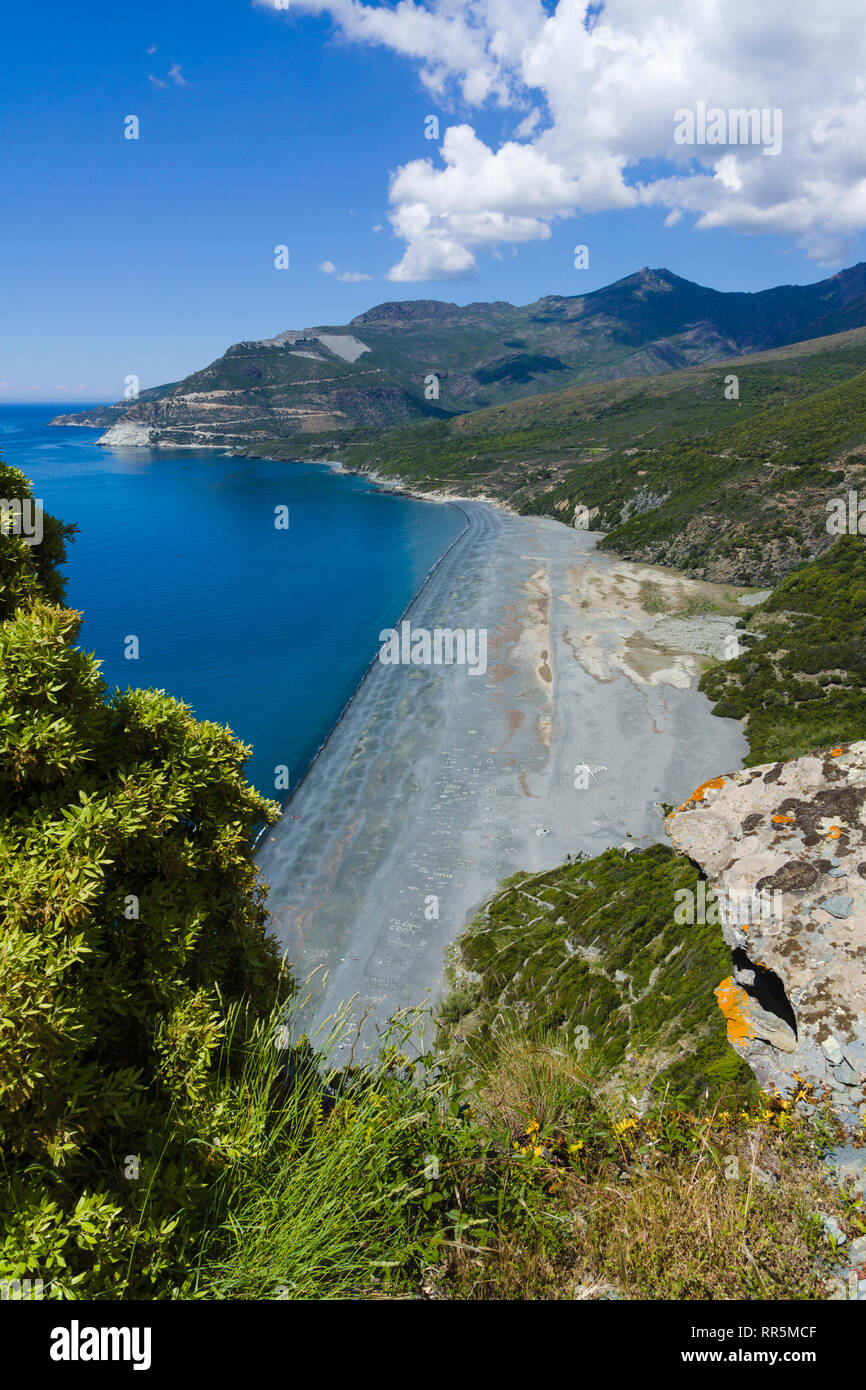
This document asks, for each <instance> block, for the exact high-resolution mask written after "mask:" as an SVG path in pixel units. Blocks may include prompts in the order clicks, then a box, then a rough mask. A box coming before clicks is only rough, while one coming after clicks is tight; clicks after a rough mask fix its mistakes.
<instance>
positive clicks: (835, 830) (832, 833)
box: [827, 825, 842, 840]
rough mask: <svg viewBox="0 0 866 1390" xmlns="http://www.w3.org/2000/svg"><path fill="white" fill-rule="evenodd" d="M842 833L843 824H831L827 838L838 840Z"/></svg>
mask: <svg viewBox="0 0 866 1390" xmlns="http://www.w3.org/2000/svg"><path fill="white" fill-rule="evenodd" d="M841 834H842V828H841V826H838V825H831V826H830V829H829V830H828V831H827V839H828V840H838V839H839V836H840V835H841Z"/></svg>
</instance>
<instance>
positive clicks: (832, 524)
mask: <svg viewBox="0 0 866 1390" xmlns="http://www.w3.org/2000/svg"><path fill="white" fill-rule="evenodd" d="M825 510H826V512H827V531H828V533H829V534H830V535H831V536H866V497H864V499H863V501H862V502H861V501H860V500H859V498H858V496H857V493H856V492H849V493H848V499H847V501H846V499H845V498H844V497H831V499H830V501H829V502H827V503H826V505H825Z"/></svg>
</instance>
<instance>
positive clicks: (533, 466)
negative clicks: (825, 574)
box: [307, 330, 866, 585]
mask: <svg viewBox="0 0 866 1390" xmlns="http://www.w3.org/2000/svg"><path fill="white" fill-rule="evenodd" d="M732 376H733V377H736V378H737V386H738V391H739V398H738V399H736V400H734V399H730V400H729V399H727V398H726V396H725V390H726V382H729V381H730V378H731V377H732ZM316 448H321V451H322V452H323V453H325V454H327V453H328V452H329V450H330V452H331V453H332V454H333V451H334V448H335V444H334V440H333V439H330V440H328V441H325V440H322V441H321V443H320V445H316V446H315V447H314V448H312V449H310V448H308V449H307V453H310V452H313V453H315V452H316ZM338 452H339V455H340V457H341V458H343V460H344V461H345V462H346V463H347V464H348V465H349V466H351V467H355V468H358V469H360V470H370V469H375V470H380V471H381V472H383V473H388V474H391V475H396V476H399V477H400V478H403V479H405V480H406V481H407V482H409V483H411V484H412V485H413V486H416V487H419V488H422V489H438V488H448V489H450V490H453V491H455V492H458V493H460V492H463V493H466V494H468V495H483V496H491V497H495V498H497V499H499V500H502V501H505V502H507V503H509V505H511V506H512V507H514V508H515V509H516V510H517V511H520V512H525V513H532V514H541V515H547V516H552V517H558V518H560V519H561V520H563V521H565V522H567V523H571V521H572V520H573V518H574V515H575V508H576V507H577V506H578V504H581V505H582V506H584V507H586V508H587V509H588V510H589V515H590V525H591V526H592V527H593V528H594V529H597V530H602V531H605V532H606V533H607V534H606V536H605V540H604V546H605V548H606V549H610V550H614V551H616V553H618V554H620V555H622V556H624V557H625V558H628V559H633V560H639V561H644V562H648V563H656V564H665V565H671V566H673V567H675V568H678V569H681V570H683V571H684V572H685V573H687V574H689V575H690V576H692V577H693V578H700V579H712V580H717V581H722V582H733V583H741V584H755V585H764V584H767V583H774V582H775V581H776V580H778V579H779V578H781V577H782V575H783V574H785V573H786V572H787V571H788V570H789V569H791V568H793V567H794V566H795V565H797V564H800V563H801V562H802V561H803V560H806V559H810V558H813V557H814V556H816V555H819V554H821V553H822V552H823V551H824V550H826V549H828V548H829V546H830V545H831V544H832V541H833V539H834V537H833V536H832V535H831V534H829V533H828V531H827V526H826V523H827V516H828V513H827V503H828V501H830V500H831V499H833V498H836V497H846V496H847V493H848V491H849V489H850V490H854V491H857V490H858V489H859V492H860V494H861V495H862V496H864V497H866V472H864V459H866V330H858V331H857V332H854V333H850V334H842V335H839V336H838V337H836V338H832V339H825V340H818V341H816V342H813V343H803V344H798V345H797V346H796V347H795V348H792V349H780V350H778V351H775V352H772V353H764V354H760V355H758V356H756V357H753V358H747V359H741V360H739V361H731V362H726V363H723V364H721V365H720V366H715V367H713V368H707V367H702V368H695V369H691V370H689V371H686V372H675V373H671V374H670V375H667V376H661V377H655V378H651V379H645V378H644V379H639V380H633V381H629V382H606V383H604V384H600V385H597V386H592V387H582V388H579V389H577V390H570V391H561V392H557V393H555V394H554V395H550V396H542V397H537V398H534V399H529V400H523V401H519V402H516V403H514V404H512V405H509V406H504V407H500V408H498V409H496V410H493V411H482V412H478V413H476V414H473V415H467V416H461V417H459V418H458V419H455V420H452V421H447V422H434V423H430V424H426V425H424V426H414V427H412V428H411V429H407V430H403V431H393V432H390V433H387V434H384V435H381V436H379V437H378V438H377V439H374V440H366V441H365V440H364V439H362V438H361V437H358V436H355V437H350V438H347V440H346V443H345V445H344V446H343V448H342V449H341V450H339V451H338Z"/></svg>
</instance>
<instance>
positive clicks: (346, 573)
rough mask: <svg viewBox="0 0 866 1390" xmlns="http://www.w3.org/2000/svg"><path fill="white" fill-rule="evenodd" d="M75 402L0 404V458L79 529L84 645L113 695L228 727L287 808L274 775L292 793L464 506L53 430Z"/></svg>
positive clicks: (75, 576) (302, 469)
mask: <svg viewBox="0 0 866 1390" xmlns="http://www.w3.org/2000/svg"><path fill="white" fill-rule="evenodd" d="M82 408H83V406H72V405H68V404H66V405H62V406H61V405H57V406H52V405H38V406H37V405H24V406H2V407H0V457H2V458H3V459H4V461H5V462H6V463H8V464H11V465H12V466H14V467H16V468H20V469H21V470H22V471H23V472H24V473H25V474H26V476H27V477H28V478H30V479H31V480H32V482H33V490H34V494H35V496H36V497H37V498H39V499H40V501H41V502H42V505H43V507H44V509H45V511H46V512H49V513H51V514H52V515H53V516H56V517H59V518H60V519H61V520H63V521H71V522H74V523H75V525H76V526H78V527H79V532H78V534H77V536H76V537H75V539H74V541H73V542H72V543H71V544H70V545H69V547H68V562H67V565H66V567H65V571H64V572H65V574H66V576H67V594H66V597H67V601H68V602H69V603H70V604H71V605H72V606H73V607H74V608H79V609H81V610H82V611H83V613H84V617H85V625H84V627H83V628H82V632H81V637H80V639H79V645H80V646H81V647H83V648H84V649H85V650H86V651H89V652H92V653H93V654H94V655H95V656H96V657H97V658H98V659H99V660H100V662H101V663H102V673H103V676H104V678H105V680H106V682H107V683H108V685H109V687H114V686H116V685H119V686H121V687H123V688H125V687H127V686H154V687H156V688H158V689H162V690H166V691H168V692H169V693H170V694H171V695H174V696H176V697H177V698H178V699H181V700H183V701H185V702H186V703H187V704H189V705H191V706H192V709H193V711H194V713H195V714H196V715H197V716H199V717H200V718H204V719H214V720H217V721H219V722H220V723H222V724H228V725H229V726H230V728H231V729H232V730H233V732H234V733H235V734H236V735H237V736H238V737H239V738H241V739H243V741H244V742H245V743H248V744H251V745H252V748H253V754H252V757H251V760H250V763H249V764H248V769H247V770H248V775H249V777H250V780H251V781H253V782H254V783H255V785H256V786H257V787H258V788H259V789H260V790H261V791H262V792H264V793H265V794H266V795H269V796H274V797H276V798H277V799H282V798H284V797H285V796H286V795H287V792H286V791H285V790H283V789H281V788H276V789H275V769H276V768H278V767H283V766H284V767H286V768H288V770H289V778H290V782H289V787H290V789H291V788H293V787H294V786H296V785H297V783H298V781H299V780H300V778H301V777H302V776H303V773H304V771H305V770H306V768H307V767H308V766H309V764H310V762H311V760H312V759H313V757H314V756H315V754H316V751H317V749H318V748H319V747H320V745H321V744H322V742H323V741H324V739H325V738H326V737H327V735H328V733H329V732H330V730H331V728H332V727H333V725H334V724H335V722H336V721H337V719H338V718H339V716H340V713H341V711H342V709H343V707H344V706H345V704H346V702H347V700H348V699H349V698H350V697H351V695H352V692H353V691H354V689H355V688H356V686H357V684H358V682H359V681H360V680H361V678H362V677H363V675H364V672H365V670H366V668H367V666H368V665H369V663H370V661H371V659H373V658H374V657H375V655H376V653H377V651H378V645H379V644H378V635H379V632H380V630H381V629H382V628H384V627H392V626H394V625H395V624H396V622H397V620H398V619H399V617H400V615H401V613H402V612H403V610H404V609H405V608H406V605H407V604H408V603H409V601H410V600H411V598H412V596H413V595H414V594H415V593H416V592H417V590H418V589H419V588H420V587H421V585H422V584H423V582H424V579H425V577H426V575H427V574H428V573H429V571H430V569H431V568H432V567H433V565H434V564H435V563H436V561H437V560H438V559H439V557H440V556H441V555H442V554H443V553H444V552H445V551H446V550H447V549H448V546H449V545H450V544H451V543H452V541H454V540H455V539H456V538H457V536H458V535H459V534H460V532H461V531H462V529H463V526H464V517H463V515H462V513H461V512H460V511H459V509H457V508H456V507H452V506H444V505H441V504H437V503H430V502H421V501H417V500H415V499H411V498H407V497H402V496H398V495H394V494H390V493H387V492H382V491H378V490H377V489H376V488H375V486H373V485H372V484H371V483H369V482H368V481H366V480H365V479H362V478H356V477H350V476H346V475H340V474H335V473H332V472H330V471H329V469H328V468H327V467H325V466H323V465H319V464H304V463H276V462H267V461H260V460H251V459H240V458H230V457H227V456H226V455H224V454H217V453H214V452H213V451H202V452H199V451H193V450H178V451H173V452H167V451H165V450H159V451H157V450H150V449H108V448H103V447H98V446H97V445H96V440H97V439H98V438H99V436H100V434H101V431H100V430H90V429H82V428H81V427H76V426H73V427H69V428H66V427H56V426H55V427H51V428H49V427H48V425H47V422H48V421H49V420H50V419H51V418H52V417H53V416H54V415H57V414H60V413H66V412H71V411H73V410H77V409H82ZM277 508H288V523H289V524H288V529H278V528H277V527H276V525H275V520H276V516H277V513H276V509H277ZM283 515H284V514H283ZM128 636H136V637H137V638H138V640H139V657H138V659H137V660H129V659H127V658H126V657H125V656H124V651H125V644H126V638H127V637H128Z"/></svg>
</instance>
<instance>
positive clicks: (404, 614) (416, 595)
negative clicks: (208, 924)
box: [253, 459, 471, 853]
mask: <svg viewBox="0 0 866 1390" xmlns="http://www.w3.org/2000/svg"><path fill="white" fill-rule="evenodd" d="M298 461H299V462H300V460H298ZM265 462H274V463H279V462H281V460H279V459H273V460H265ZM355 476H357V475H355ZM396 495H398V496H399V495H400V494H399V493H398V494H396ZM406 495H407V496H409V495H410V494H406ZM451 505H452V506H456V507H457V510H458V511H462V512H463V515H464V517H465V518H466V524H465V525H464V527H463V530H462V531H460V532H459V534H458V535H456V536H455V537H454V539H453V541H451V542H450V544H449V545H447V546H446V548H445V549H444V550H443V552H442V554H441V555H440V556H439V558H438V560H436V561H435V562H434V563H433V564H432V565H431V567H430V569H429V570H428V571H427V573H426V575H425V576H424V579H423V580H422V582H421V586H420V588H419V589H417V590H416V592H415V593H414V594H413V595H412V597H411V599H410V600H409V602H408V603H407V605H406V607H405V608H404V609H403V611H402V613H401V614H400V615H399V617H398V618H397V621H396V623H395V627H399V625H400V623H401V622H403V620H404V619H405V618H408V617H409V614H410V612H411V610H412V608H413V607H414V605H415V603H416V601H417V600H418V599H420V597H421V595H422V594H423V592H424V590H425V589H426V587H427V585H428V584H429V583H430V581H431V579H432V578H433V576H434V574H435V573H436V570H437V569H438V568H439V566H440V565H441V564H442V562H443V561H444V560H445V559H446V557H447V556H448V555H450V553H451V551H452V550H453V549H454V547H455V545H458V544H459V542H460V541H462V540H463V539H464V538H465V536H466V534H467V532H468V531H469V530H470V527H471V520H470V518H469V516H468V514H467V513H466V512H465V510H464V509H463V508H462V507H460V506H459V504H457V503H454V502H452V503H451ZM378 664H379V656H378V653H377V654H376V656H374V657H371V658H370V663H369V665H368V666H367V668H366V670H365V671H364V674H363V675H362V676H361V679H360V680H359V681H358V684H357V685H356V686H355V688H354V690H353V691H352V693H351V694H350V695H349V697H348V699H347V700H346V703H345V704H344V705H343V708H342V709H341V710H340V713H339V714H338V715H337V718H336V719H335V720H334V723H333V725H332V726H331V728H330V729H329V730H328V732H327V734H326V735H325V737H324V738H323V739H322V742H321V743H320V744H319V746H318V748H317V749H316V751H315V753H314V754H313V756H312V758H311V759H310V761H309V763H308V764H307V766H306V768H305V769H304V771H303V773H302V775H301V777H300V778H299V779H298V782H297V784H296V785H295V787H294V788H293V789H292V791H291V792H290V793H289V795H288V796H287V797H286V798H285V799H284V800H283V801H281V802H280V819H282V817H283V815H284V814H285V812H286V810H287V809H288V807H289V806H290V805H291V802H292V800H293V798H294V796H295V795H296V793H297V792H299V791H300V789H301V787H302V786H303V784H304V782H305V781H306V779H307V777H309V775H310V773H311V772H312V770H313V768H314V766H315V764H316V762H317V760H318V758H319V756H320V754H321V753H323V752H324V750H325V748H327V746H328V743H329V741H330V739H331V738H332V737H333V735H334V734H335V733H336V732H337V729H338V728H339V726H340V723H341V721H342V719H343V717H344V715H345V714H346V712H347V711H348V709H349V706H350V705H351V704H352V701H353V700H354V699H355V697H356V696H357V695H358V694H359V693H360V691H361V689H362V687H363V685H364V683H365V681H366V680H367V679H368V677H369V676H370V675H371V673H372V672H373V671H374V670H375V668H376V666H377V665H378ZM275 824H276V825H279V821H276V822H275ZM270 829H271V827H270V826H267V825H266V826H263V827H262V829H261V830H260V831H259V833H258V835H257V836H256V838H255V840H254V841H253V852H254V853H255V851H256V849H257V848H258V846H259V843H260V842H261V840H262V839H263V837H264V836H265V835H266V834H267V833H268V831H269V830H270Z"/></svg>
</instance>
